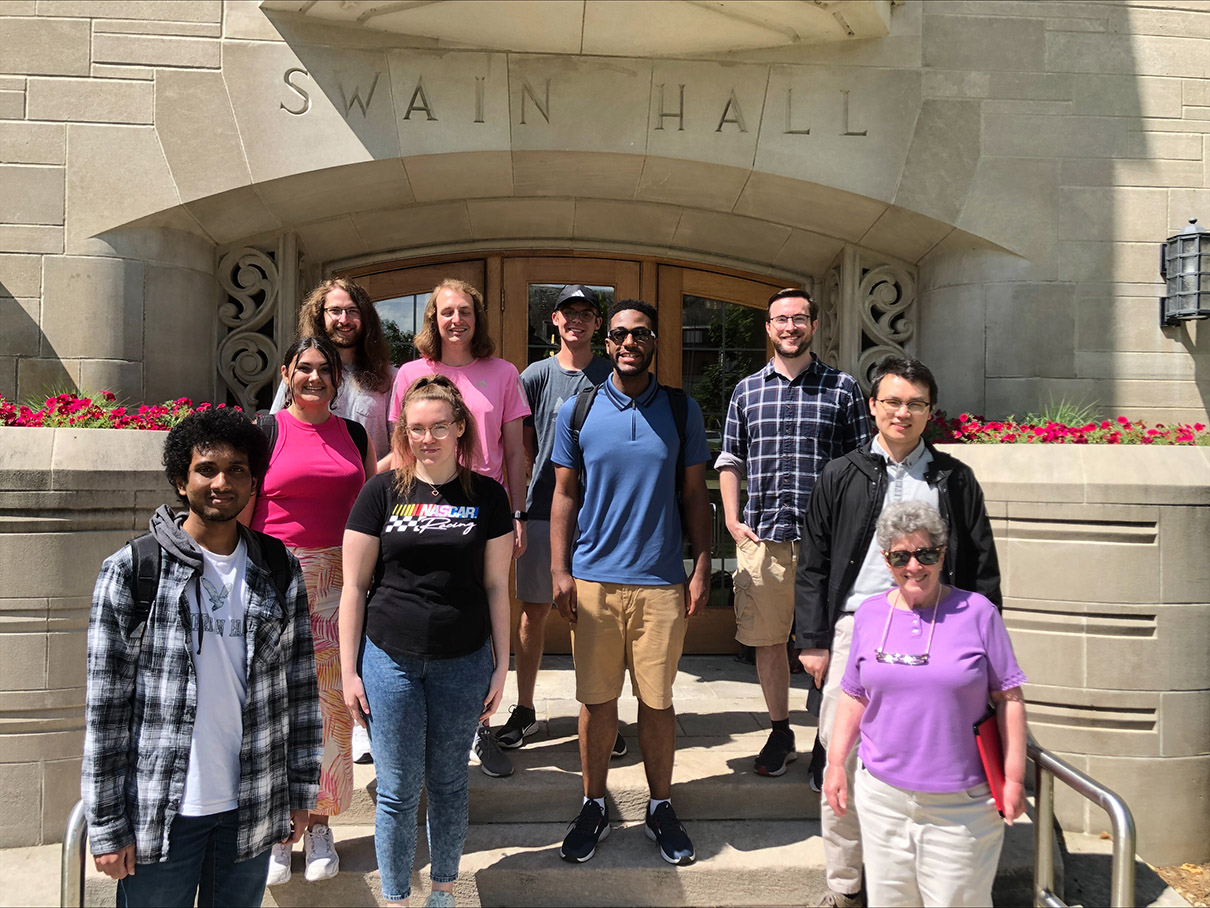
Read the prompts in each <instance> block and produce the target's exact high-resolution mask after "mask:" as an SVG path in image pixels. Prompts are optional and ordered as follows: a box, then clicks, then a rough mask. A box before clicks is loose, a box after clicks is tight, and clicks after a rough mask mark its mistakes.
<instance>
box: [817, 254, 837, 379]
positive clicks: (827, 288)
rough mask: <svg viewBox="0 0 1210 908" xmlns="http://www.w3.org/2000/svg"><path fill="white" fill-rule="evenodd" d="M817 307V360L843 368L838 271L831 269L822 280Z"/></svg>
mask: <svg viewBox="0 0 1210 908" xmlns="http://www.w3.org/2000/svg"><path fill="white" fill-rule="evenodd" d="M815 305H816V306H818V307H819V310H818V315H819V329H818V333H817V334H816V335H815V344H814V346H815V350H816V353H817V354H818V356H819V358H820V359H822V360H823V361H824V362H825V363H827V364H828V365H829V366H835V367H836V368H837V369H841V368H844V367H843V366H842V365H841V364H840V309H841V292H840V269H839V268H833V269H832V270H831V271H829V272H828V276H827V278H826V279H825V280H824V285H823V292H822V293H821V294H820V299H818V300H816V301H815Z"/></svg>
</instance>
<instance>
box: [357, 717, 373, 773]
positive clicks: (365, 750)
mask: <svg viewBox="0 0 1210 908" xmlns="http://www.w3.org/2000/svg"><path fill="white" fill-rule="evenodd" d="M353 762H354V763H373V762H374V755H373V753H371V752H370V733H369V732H368V731H366V730H365V727H364V726H363V725H362V724H361V723H360V722H354V723H353Z"/></svg>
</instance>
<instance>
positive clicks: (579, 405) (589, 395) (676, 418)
mask: <svg viewBox="0 0 1210 908" xmlns="http://www.w3.org/2000/svg"><path fill="white" fill-rule="evenodd" d="M608 380H609V379H606V380H605V381H608ZM604 383H605V382H602V383H601V384H604ZM600 387H601V385H593V386H592V387H591V388H585V389H584V390H583V391H581V392H579V393H578V394H577V395H576V405H575V409H573V410H572V411H571V440H572V443H573V444H575V446H576V447H577V448H580V429H582V428H583V427H584V421H585V420H586V419H588V411H589V410H591V409H592V405H593V402H594V401H595V400H596V399H597V391H598V390H600ZM660 387H661V388H663V389H664V390H665V391H667V392H668V403H669V404H670V405H671V406H672V421H673V423H674V424H675V425H676V437H677V440H678V441H679V442H680V446H679V447H678V448H677V452H676V480H675V481H676V508H677V511H678V512H679V513H680V515H681V527H682V529H683V528H684V526H685V513H684V502H683V501H682V499H683V497H684V496H683V494H682V493H683V492H684V487H685V424H686V423H687V422H688V421H689V398H688V396H687V395H686V394H685V391H684V389H682V388H670V387H668V386H667V385H660ZM580 453H581V455H583V453H584V449H583V448H580Z"/></svg>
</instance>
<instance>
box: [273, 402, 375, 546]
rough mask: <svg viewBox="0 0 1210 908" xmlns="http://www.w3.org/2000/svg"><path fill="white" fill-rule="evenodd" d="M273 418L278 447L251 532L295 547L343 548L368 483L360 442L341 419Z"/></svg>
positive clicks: (280, 414) (281, 415)
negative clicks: (356, 503) (353, 512)
mask: <svg viewBox="0 0 1210 908" xmlns="http://www.w3.org/2000/svg"><path fill="white" fill-rule="evenodd" d="M274 416H275V417H276V419H277V444H276V445H275V447H274V451H273V455H272V456H271V457H270V458H269V470H268V472H267V473H266V474H265V479H264V482H263V483H262V487H261V489H260V493H259V494H258V495H257V496H256V508H255V510H254V511H253V513H252V529H254V530H260V531H261V532H262V533H268V534H269V535H270V536H276V537H277V538H278V539H280V540H281V541H282V542H284V543H285V544H286V545H290V546H306V547H308V548H318V547H322V546H337V545H340V543H341V540H342V539H343V538H344V531H345V521H346V520H348V519H349V511H351V510H352V509H353V502H354V501H356V500H357V493H358V492H360V491H361V487H362V485H364V484H365V467H364V465H363V464H362V460H361V453H360V452H359V451H358V450H357V443H356V442H354V441H353V437H352V436H351V435H349V430H348V429H347V428H346V427H345V424H344V420H343V419H341V418H340V417H339V416H333V417H331V418H330V419H329V420H328V421H327V422H324V423H320V424H319V425H317V426H313V425H310V424H309V423H305V422H302V421H301V420H299V419H296V418H295V417H293V416H291V415H290V413H289V411H287V410H279V411H278V412H277V413H275V414H274Z"/></svg>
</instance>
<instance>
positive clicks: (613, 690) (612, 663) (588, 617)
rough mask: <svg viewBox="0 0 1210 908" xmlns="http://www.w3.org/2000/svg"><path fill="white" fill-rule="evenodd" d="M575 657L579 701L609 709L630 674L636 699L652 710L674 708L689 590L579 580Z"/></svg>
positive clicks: (573, 634) (573, 641)
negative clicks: (674, 689) (675, 684)
mask: <svg viewBox="0 0 1210 908" xmlns="http://www.w3.org/2000/svg"><path fill="white" fill-rule="evenodd" d="M576 601H577V607H576V623H575V624H573V625H572V626H571V653H572V657H573V658H574V660H575V664H576V699H577V700H579V701H580V702H581V703H587V704H589V705H592V704H596V703H608V702H609V701H610V700H616V699H617V698H618V697H619V696H621V693H622V681H623V679H624V678H625V675H626V670H627V669H629V670H630V687H631V689H632V690H633V691H634V695H635V696H636V697H638V698H639V700H640V701H641V702H642V703H644V704H645V705H647V706H649V707H650V708H651V709H668V708H669V707H671V706H672V682H673V681H674V680H675V679H676V666H677V663H678V662H680V660H681V650H682V649H684V646H685V627H686V624H687V619H686V617H685V587H684V585H682V584H679V583H678V584H675V585H673V586H624V585H622V584H618V583H593V582H592V581H591V580H576Z"/></svg>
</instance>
